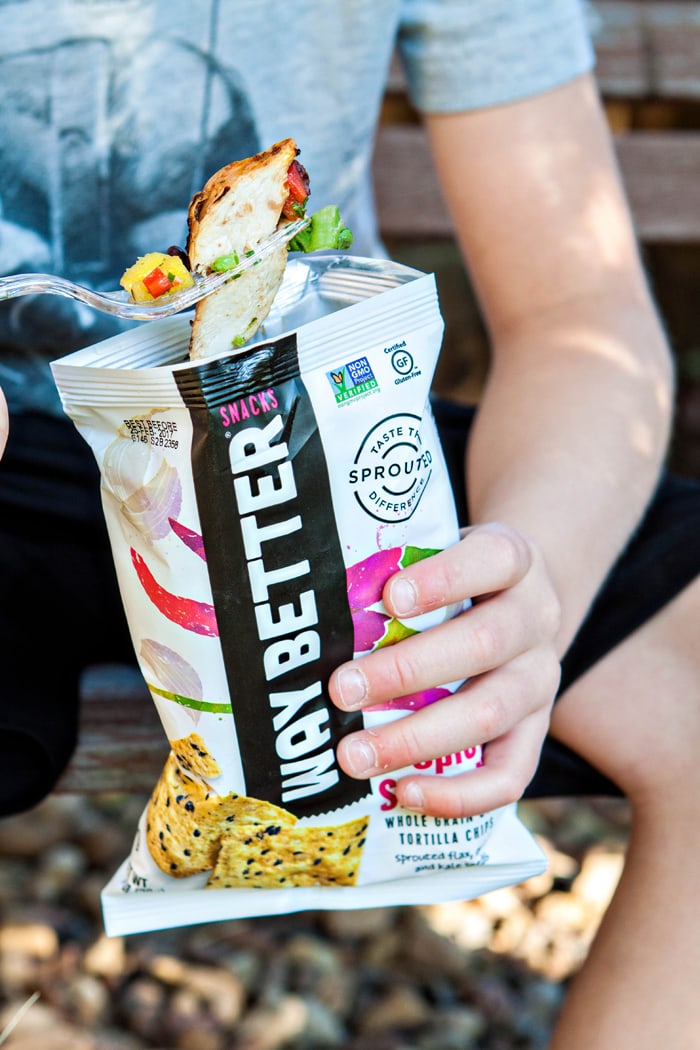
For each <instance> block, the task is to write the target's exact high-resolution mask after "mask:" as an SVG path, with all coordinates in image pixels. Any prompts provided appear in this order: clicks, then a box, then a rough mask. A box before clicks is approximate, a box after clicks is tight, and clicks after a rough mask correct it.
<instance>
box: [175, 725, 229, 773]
mask: <svg viewBox="0 0 700 1050" xmlns="http://www.w3.org/2000/svg"><path fill="white" fill-rule="evenodd" d="M170 747H171V749H172V752H173V754H174V755H175V757H176V759H177V761H178V763H179V765H180V768H181V769H185V770H187V771H188V772H190V773H196V774H197V775H198V776H200V777H218V776H220V775H221V768H220V767H219V763H218V762H217V761H216V759H215V758H214V757H213V756H212V755H210V754H209V752H208V751H207V749H206V746H205V744H204V741H203V740H202V738H201V736H200V735H199V733H190V735H189V736H183V737H181V738H180V739H179V740H171V741H170Z"/></svg>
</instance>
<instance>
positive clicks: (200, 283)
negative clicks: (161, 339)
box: [0, 217, 311, 321]
mask: <svg viewBox="0 0 700 1050" xmlns="http://www.w3.org/2000/svg"><path fill="white" fill-rule="evenodd" d="M310 222H311V219H310V218H309V217H305V218H302V219H295V220H294V221H293V222H289V223H286V224H285V225H284V226H282V227H281V228H280V229H279V230H277V231H276V233H273V234H272V236H271V237H269V238H268V239H267V240H266V241H263V242H262V243H261V244H260V245H259V246H258V247H257V248H256V250H255V251H254V252H252V253H251V254H250V255H247V256H246V257H245V259H243V260H242V262H240V263H239V264H238V265H237V266H234V267H233V268H232V269H230V270H224V271H223V272H221V273H212V274H208V275H207V276H206V277H199V276H197V275H196V274H193V277H194V282H195V283H194V286H193V287H192V288H185V290H184V291H182V292H176V293H175V294H174V295H164V296H163V297H162V298H161V299H158V300H156V299H154V300H153V302H152V303H150V302H148V303H136V302H134V301H133V299H132V298H131V296H130V295H129V293H128V292H125V291H117V292H96V291H94V290H93V289H92V288H86V287H84V286H83V285H80V284H75V283H74V282H73V281H68V280H66V279H65V278H64V277H54V276H53V275H52V274H49V273H18V274H12V275H11V276H9V277H0V301H1V300H3V299H16V298H18V297H19V296H21V295H61V296H63V297H64V298H67V299H77V300H78V301H79V302H81V303H86V304H87V305H88V306H91V307H93V309H95V310H101V311H102V313H106V314H112V315H113V316H115V317H126V318H128V319H129V320H131V321H153V320H156V319H158V318H160V317H170V316H171V315H172V314H177V313H179V312H180V311H181V310H187V309H189V308H190V307H191V306H194V305H195V304H196V303H198V302H199V301H200V299H203V298H204V297H205V296H206V295H211V293H212V292H215V291H217V289H219V288H221V286H222V285H224V284H226V282H227V281H231V280H233V279H234V278H235V277H238V276H239V275H240V274H242V273H245V271H246V270H249V269H250V268H251V267H252V266H255V265H256V263H258V262H260V260H261V259H264V258H265V256H266V255H269V254H270V252H273V251H274V250H275V249H276V248H281V247H283V246H284V245H285V244H287V243H288V242H289V241H291V240H292V238H293V237H296V235H297V234H298V233H299V232H300V231H301V230H303V229H304V228H305V227H306V226H308V224H309V223H310Z"/></svg>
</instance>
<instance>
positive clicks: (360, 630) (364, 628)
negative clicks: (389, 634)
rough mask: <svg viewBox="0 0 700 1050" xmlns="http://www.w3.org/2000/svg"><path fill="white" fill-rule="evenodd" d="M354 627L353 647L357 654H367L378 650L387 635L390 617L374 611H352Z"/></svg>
mask: <svg viewBox="0 0 700 1050" xmlns="http://www.w3.org/2000/svg"><path fill="white" fill-rule="evenodd" d="M350 612H351V614H352V626H353V630H354V632H355V639H354V642H353V647H354V649H355V652H356V653H366V652H369V651H370V650H372V649H374V648H376V646H377V644H378V643H379V642H380V641H381V639H382V638H383V637H384V635H385V634H386V625H387V622H388V620H389V617H388V616H386V615H385V614H384V613H380V612H375V611H374V610H373V609H351V610H350Z"/></svg>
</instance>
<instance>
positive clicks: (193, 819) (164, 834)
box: [146, 754, 297, 879]
mask: <svg viewBox="0 0 700 1050" xmlns="http://www.w3.org/2000/svg"><path fill="white" fill-rule="evenodd" d="M296 819H297V818H296V817H295V816H294V815H293V814H292V813H289V812H288V811H287V810H286V809H281V808H280V807H279V806H275V805H273V804H272V803H271V802H264V801H262V800H260V799H254V798H248V797H246V796H245V795H236V794H234V793H231V794H228V795H223V796H222V795H217V794H216V793H215V792H213V791H210V790H209V789H208V788H206V787H205V786H204V785H203V784H201V783H200V782H199V781H198V780H195V779H193V778H192V777H190V776H188V774H187V773H185V772H184V771H183V770H182V769H180V767H179V765H178V762H177V759H176V758H175V755H174V754H170V756H169V757H168V760H167V762H166V764H165V767H164V769H163V772H162V773H161V776H160V779H159V780H158V783H157V784H156V787H155V790H154V791H153V794H152V796H151V799H150V801H149V803H148V810H147V814H146V841H147V844H148V848H149V850H150V852H151V856H152V857H153V859H154V861H155V862H156V864H157V865H158V867H159V868H160V869H161V871H164V872H165V873H166V874H167V875H172V876H173V878H180V879H181V878H186V877H187V876H189V875H197V874H200V873H201V872H204V871H211V870H212V868H213V867H214V864H215V861H216V857H217V855H218V852H219V847H220V842H221V838H222V836H223V835H224V834H225V833H226V832H227V831H228V830H229V828H231V827H232V826H234V825H235V824H238V823H243V824H244V825H245V826H246V827H258V826H259V825H260V824H263V825H265V826H267V825H268V824H270V823H271V822H272V821H275V822H276V823H277V824H278V825H280V826H285V825H289V824H293V823H295V821H296Z"/></svg>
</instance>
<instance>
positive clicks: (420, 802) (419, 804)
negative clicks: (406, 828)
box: [401, 784, 425, 812]
mask: <svg viewBox="0 0 700 1050" xmlns="http://www.w3.org/2000/svg"><path fill="white" fill-rule="evenodd" d="M401 805H402V806H403V807H404V809H415V810H418V811H419V812H422V811H423V810H424V809H425V798H424V796H423V789H422V788H421V787H419V786H418V784H407V785H406V787H405V788H404V791H403V794H402V795H401Z"/></svg>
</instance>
